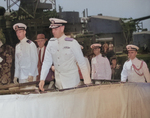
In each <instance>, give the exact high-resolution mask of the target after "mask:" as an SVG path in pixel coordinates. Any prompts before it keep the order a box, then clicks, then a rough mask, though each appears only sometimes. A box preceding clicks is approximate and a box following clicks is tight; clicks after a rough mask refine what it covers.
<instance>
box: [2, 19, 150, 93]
mask: <svg viewBox="0 0 150 118" xmlns="http://www.w3.org/2000/svg"><path fill="white" fill-rule="evenodd" d="M49 20H50V22H51V25H50V27H49V28H51V29H52V34H53V36H54V37H53V38H51V39H50V40H49V41H48V44H47V46H46V45H45V43H46V41H47V39H46V38H45V35H44V34H38V35H37V37H36V40H35V42H36V43H37V46H38V47H37V46H36V45H35V43H34V42H33V41H31V40H29V39H28V38H27V37H26V29H27V26H26V25H25V24H23V23H16V24H14V25H13V29H14V30H15V32H16V35H17V37H18V39H19V40H20V42H19V43H18V44H17V45H16V47H15V56H14V49H13V48H12V47H10V46H7V45H4V43H5V42H4V41H3V40H4V39H5V38H4V37H1V36H0V83H1V84H3V85H4V84H9V83H10V82H11V77H12V76H14V78H13V82H14V83H15V84H16V83H25V82H32V81H40V82H39V88H40V90H42V91H44V88H43V87H44V84H45V81H49V82H50V84H49V88H51V87H52V86H53V85H54V83H55V87H56V88H58V89H65V88H71V87H76V86H78V85H79V84H80V83H81V79H83V80H84V84H86V85H90V84H92V81H91V80H95V81H94V82H95V84H100V83H101V82H100V81H99V80H111V79H120V78H121V81H122V82H126V81H128V82H150V73H149V69H148V67H147V64H146V63H145V62H144V61H142V60H139V59H137V58H136V55H137V50H138V47H137V46H135V45H127V47H126V48H127V51H128V60H127V61H126V62H125V64H124V65H123V69H122V67H121V65H119V64H118V63H117V57H116V55H115V52H114V51H113V44H112V43H109V45H108V44H107V43H104V44H103V45H101V44H100V43H95V44H92V45H91V46H90V47H89V48H91V50H92V51H93V54H94V55H93V57H92V59H91V62H90V63H89V60H88V58H87V57H84V55H83V53H82V49H83V48H84V47H83V46H81V45H80V44H79V43H78V42H77V41H76V40H75V39H73V38H70V37H67V36H66V35H65V33H64V29H65V24H66V23H67V21H65V20H62V19H57V18H50V19H49ZM14 59H15V72H14V75H13V74H11V73H13V72H12V68H14V66H13V61H14Z"/></svg>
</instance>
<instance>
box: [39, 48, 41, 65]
mask: <svg viewBox="0 0 150 118" xmlns="http://www.w3.org/2000/svg"><path fill="white" fill-rule="evenodd" d="M39 61H40V62H41V49H40V51H39Z"/></svg>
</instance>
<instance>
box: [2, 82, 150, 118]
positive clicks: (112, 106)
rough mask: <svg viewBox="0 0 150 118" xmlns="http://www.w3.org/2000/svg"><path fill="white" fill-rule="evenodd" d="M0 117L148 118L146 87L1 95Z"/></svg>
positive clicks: (149, 102)
mask: <svg viewBox="0 0 150 118" xmlns="http://www.w3.org/2000/svg"><path fill="white" fill-rule="evenodd" d="M0 118H150V84H148V83H125V84H109V85H98V86H92V87H85V88H79V89H73V90H66V91H61V92H49V93H44V94H29V95H19V94H14V95H1V96H0Z"/></svg>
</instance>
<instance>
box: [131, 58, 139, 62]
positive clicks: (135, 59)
mask: <svg viewBox="0 0 150 118" xmlns="http://www.w3.org/2000/svg"><path fill="white" fill-rule="evenodd" d="M130 60H131V59H130ZM137 60H138V59H137V58H136V57H135V58H134V59H133V60H131V61H132V62H135V61H137Z"/></svg>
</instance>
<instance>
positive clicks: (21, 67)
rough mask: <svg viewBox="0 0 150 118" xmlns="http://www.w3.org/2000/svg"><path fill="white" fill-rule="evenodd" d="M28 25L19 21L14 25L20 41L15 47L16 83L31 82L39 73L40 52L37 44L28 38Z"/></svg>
mask: <svg viewBox="0 0 150 118" xmlns="http://www.w3.org/2000/svg"><path fill="white" fill-rule="evenodd" d="M26 28H27V26H26V25H25V24H23V23H17V24H15V25H14V26H13V29H14V30H15V31H16V35H17V37H18V39H19V40H20V42H19V43H18V44H17V45H16V49H15V75H14V83H17V78H18V79H19V83H25V82H30V81H33V80H34V79H36V76H37V75H38V69H37V64H38V54H37V48H36V45H35V44H34V43H33V42H32V41H31V40H29V39H27V38H26Z"/></svg>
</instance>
